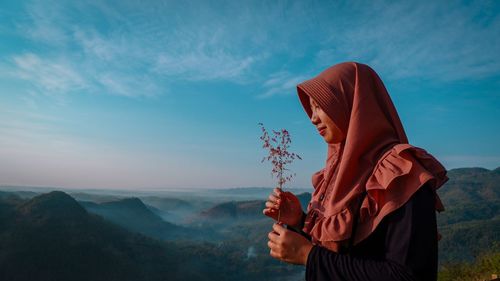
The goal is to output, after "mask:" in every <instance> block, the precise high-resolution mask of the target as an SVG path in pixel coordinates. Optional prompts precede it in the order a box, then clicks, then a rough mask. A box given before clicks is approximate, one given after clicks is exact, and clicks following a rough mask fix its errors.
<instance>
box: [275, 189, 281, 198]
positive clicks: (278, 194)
mask: <svg viewBox="0 0 500 281" xmlns="http://www.w3.org/2000/svg"><path fill="white" fill-rule="evenodd" d="M273 192H274V195H276V196H277V197H279V196H280V195H281V189H279V188H277V187H275V188H274V190H273Z"/></svg>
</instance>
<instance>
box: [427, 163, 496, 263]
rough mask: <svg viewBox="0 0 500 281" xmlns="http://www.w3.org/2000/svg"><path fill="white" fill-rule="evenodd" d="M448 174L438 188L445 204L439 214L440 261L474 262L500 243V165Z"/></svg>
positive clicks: (456, 170) (460, 170)
mask: <svg viewBox="0 0 500 281" xmlns="http://www.w3.org/2000/svg"><path fill="white" fill-rule="evenodd" d="M448 177H449V178H450V180H449V181H448V182H447V183H446V184H445V185H444V186H442V187H441V188H440V189H439V190H438V194H439V195H440V198H441V200H442V201H443V204H444V206H445V211H444V212H442V213H439V214H438V215H437V218H438V230H439V232H440V234H441V235H442V239H441V240H440V241H439V250H440V254H439V258H440V262H441V263H443V264H445V263H450V262H452V263H453V262H462V261H469V262H471V261H473V260H474V259H475V257H477V256H478V255H479V254H480V253H482V252H483V251H485V250H491V249H492V247H496V246H495V245H497V244H498V242H499V237H498V233H500V214H499V210H500V167H499V168H496V169H494V170H488V169H484V168H460V169H452V170H450V171H448ZM498 250H500V249H498Z"/></svg>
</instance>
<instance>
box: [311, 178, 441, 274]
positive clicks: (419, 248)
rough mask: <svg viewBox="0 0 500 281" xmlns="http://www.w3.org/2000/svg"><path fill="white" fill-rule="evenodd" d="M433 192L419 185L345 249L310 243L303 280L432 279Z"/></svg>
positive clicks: (435, 259) (434, 249) (434, 246)
mask: <svg viewBox="0 0 500 281" xmlns="http://www.w3.org/2000/svg"><path fill="white" fill-rule="evenodd" d="M434 202H435V198H434V192H433V191H432V190H431V188H430V187H429V185H428V184H425V185H424V186H422V187H421V188H420V189H419V190H418V191H417V192H416V193H415V194H414V195H413V196H412V197H411V198H410V199H409V200H408V202H406V203H405V204H404V205H403V206H401V207H400V208H399V209H397V210H395V211H394V212H392V213H391V214H389V215H387V216H386V217H384V218H383V219H382V221H381V222H380V224H379V225H378V227H377V228H376V230H375V231H374V232H373V233H372V234H370V236H368V237H367V238H366V239H365V240H363V241H362V242H360V243H359V244H357V245H355V246H354V247H353V248H352V250H351V251H350V252H349V254H338V253H336V252H333V251H330V250H328V249H326V248H323V247H320V246H317V245H315V246H313V248H312V250H311V252H310V253H309V256H308V259H307V264H306V281H320V280H321V281H323V280H339V281H340V280H346V281H347V280H349V281H357V280H359V281H371V280H377V281H378V280H380V281H391V280H418V281H433V280H436V279H437V262H438V254H437V253H438V244H437V242H438V241H437V225H436V213H435V208H434Z"/></svg>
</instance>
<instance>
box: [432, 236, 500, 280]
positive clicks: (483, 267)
mask: <svg viewBox="0 0 500 281" xmlns="http://www.w3.org/2000/svg"><path fill="white" fill-rule="evenodd" d="M499 250H500V247H499V244H498V243H496V244H495V245H494V246H493V247H492V250H489V251H488V252H484V253H482V254H481V255H479V256H478V257H477V258H476V260H475V261H474V262H473V263H447V264H444V265H443V266H442V267H441V269H440V271H439V276H438V281H472V280H490V278H491V275H492V274H499V273H500V251H499Z"/></svg>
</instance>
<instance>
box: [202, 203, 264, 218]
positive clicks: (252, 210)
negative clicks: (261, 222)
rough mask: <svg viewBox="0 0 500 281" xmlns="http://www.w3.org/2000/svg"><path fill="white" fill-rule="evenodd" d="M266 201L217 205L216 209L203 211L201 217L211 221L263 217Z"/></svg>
mask: <svg viewBox="0 0 500 281" xmlns="http://www.w3.org/2000/svg"><path fill="white" fill-rule="evenodd" d="M264 207H265V201H262V200H251V201H230V202H225V203H221V204H217V205H215V206H214V207H212V208H210V209H208V210H205V211H202V212H201V214H200V216H201V217H202V218H207V219H211V220H228V219H244V218H255V217H262V216H263V215H262V210H263V209H264Z"/></svg>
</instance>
